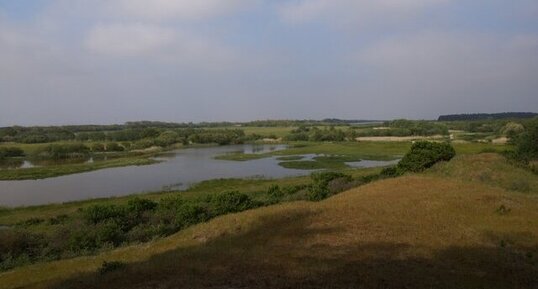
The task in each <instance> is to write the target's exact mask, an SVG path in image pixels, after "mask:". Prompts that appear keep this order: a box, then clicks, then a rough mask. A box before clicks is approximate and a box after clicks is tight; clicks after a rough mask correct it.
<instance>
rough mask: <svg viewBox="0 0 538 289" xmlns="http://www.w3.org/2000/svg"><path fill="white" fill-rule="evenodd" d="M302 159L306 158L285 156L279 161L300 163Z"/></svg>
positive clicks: (279, 158)
mask: <svg viewBox="0 0 538 289" xmlns="http://www.w3.org/2000/svg"><path fill="white" fill-rule="evenodd" d="M302 159H304V156H285V157H278V158H277V160H279V161H298V160H302Z"/></svg>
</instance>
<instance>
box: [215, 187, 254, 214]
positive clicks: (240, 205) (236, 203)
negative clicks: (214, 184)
mask: <svg viewBox="0 0 538 289" xmlns="http://www.w3.org/2000/svg"><path fill="white" fill-rule="evenodd" d="M210 204H211V208H212V211H213V212H214V214H215V215H223V214H228V213H236V212H241V211H245V210H248V209H251V208H254V202H253V201H252V200H251V199H250V197H249V196H248V195H247V194H243V193H239V192H236V191H233V192H226V193H222V194H218V195H215V196H212V197H211V198H210Z"/></svg>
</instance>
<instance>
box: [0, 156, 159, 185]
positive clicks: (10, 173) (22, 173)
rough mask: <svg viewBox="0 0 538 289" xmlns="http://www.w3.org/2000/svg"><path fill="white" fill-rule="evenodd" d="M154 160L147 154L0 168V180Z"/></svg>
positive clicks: (137, 164) (31, 177)
mask: <svg viewBox="0 0 538 289" xmlns="http://www.w3.org/2000/svg"><path fill="white" fill-rule="evenodd" d="M156 162H157V161H155V160H152V159H149V158H148V157H147V156H136V157H127V158H116V159H110V160H103V161H96V162H93V163H82V164H62V165H55V166H47V167H35V168H25V169H9V170H0V180H35V179H44V178H51V177H57V176H63V175H70V174H76V173H81V172H89V171H94V170H100V169H106V168H114V167H124V166H142V165H149V164H154V163H156Z"/></svg>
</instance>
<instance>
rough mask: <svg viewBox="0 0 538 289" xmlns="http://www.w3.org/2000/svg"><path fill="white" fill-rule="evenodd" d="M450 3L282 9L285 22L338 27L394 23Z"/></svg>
mask: <svg viewBox="0 0 538 289" xmlns="http://www.w3.org/2000/svg"><path fill="white" fill-rule="evenodd" d="M449 1H450V0H299V1H290V2H287V3H284V4H282V5H281V6H280V9H279V14H280V16H281V18H282V19H284V20H285V21H287V22H291V23H302V22H309V21H316V20H323V21H328V22H331V23H337V24H364V23H368V22H372V21H373V22H391V21H394V20H398V19H401V18H407V17H409V16H413V15H416V13H419V12H421V11H422V10H423V9H425V8H428V7H432V6H436V5H439V4H444V3H446V2H449Z"/></svg>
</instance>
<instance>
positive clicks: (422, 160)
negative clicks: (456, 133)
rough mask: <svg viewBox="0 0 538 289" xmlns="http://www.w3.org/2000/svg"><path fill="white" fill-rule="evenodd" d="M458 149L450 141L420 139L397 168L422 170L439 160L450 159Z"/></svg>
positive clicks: (405, 170) (411, 170)
mask: <svg viewBox="0 0 538 289" xmlns="http://www.w3.org/2000/svg"><path fill="white" fill-rule="evenodd" d="M455 155H456V151H455V150H454V148H453V147H452V146H451V145H450V144H449V143H435V142H428V141H419V142H416V143H414V144H413V145H412V146H411V150H410V151H409V152H408V153H407V154H406V155H405V156H404V157H403V158H402V160H401V161H400V162H399V163H398V165H397V170H398V171H399V172H400V173H403V172H420V171H423V170H425V169H427V168H429V167H431V166H433V165H434V164H435V163H437V162H439V161H449V160H450V159H452V158H453V157H454V156H455Z"/></svg>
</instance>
